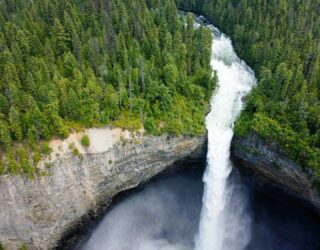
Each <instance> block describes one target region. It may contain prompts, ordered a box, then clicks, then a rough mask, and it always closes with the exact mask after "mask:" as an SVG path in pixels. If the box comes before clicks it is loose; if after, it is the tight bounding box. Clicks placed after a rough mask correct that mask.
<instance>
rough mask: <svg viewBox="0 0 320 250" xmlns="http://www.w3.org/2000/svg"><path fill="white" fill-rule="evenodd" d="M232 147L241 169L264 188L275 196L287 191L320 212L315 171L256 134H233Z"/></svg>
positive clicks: (234, 158)
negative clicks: (290, 157) (303, 165)
mask: <svg viewBox="0 0 320 250" xmlns="http://www.w3.org/2000/svg"><path fill="white" fill-rule="evenodd" d="M231 151H232V152H231V156H232V160H233V161H234V162H235V163H236V164H235V166H237V167H238V168H239V170H240V172H242V174H244V175H245V176H248V177H249V178H250V180H251V181H254V182H255V183H256V184H258V185H259V186H260V187H261V188H263V189H265V191H266V192H269V193H270V194H271V195H273V196H278V198H279V197H280V193H281V194H282V195H289V196H291V197H292V198H295V199H298V201H301V202H302V203H304V204H305V205H306V206H308V207H310V208H311V209H313V210H314V211H315V212H316V213H318V214H320V195H319V194H320V192H319V187H318V186H317V183H318V181H319V180H317V177H316V175H315V173H313V172H311V171H310V172H307V171H306V170H303V169H302V167H301V166H299V165H297V164H296V163H294V162H293V161H292V160H290V159H289V158H288V157H287V156H286V155H285V154H284V153H283V152H282V151H281V149H280V147H279V146H278V145H277V144H276V143H268V142H266V141H264V140H262V139H261V138H259V137H258V136H257V135H255V134H249V135H248V136H246V137H242V138H240V137H237V136H236V137H234V139H233V142H232V148H231ZM272 193H273V194H272ZM276 198H277V197H276Z"/></svg>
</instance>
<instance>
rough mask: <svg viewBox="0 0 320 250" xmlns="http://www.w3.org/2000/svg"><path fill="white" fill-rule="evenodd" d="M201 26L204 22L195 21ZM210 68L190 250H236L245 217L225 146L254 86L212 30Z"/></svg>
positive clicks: (246, 230) (245, 233) (242, 240)
mask: <svg viewBox="0 0 320 250" xmlns="http://www.w3.org/2000/svg"><path fill="white" fill-rule="evenodd" d="M198 21H199V22H200V21H201V22H203V21H204V18H203V17H200V18H198ZM208 27H209V28H210V29H211V30H212V33H213V45H212V59H211V67H212V69H213V70H214V71H216V72H217V75H218V79H219V82H218V86H217V89H216V91H215V93H214V94H213V97H212V100H211V111H210V113H209V114H208V115H207V117H206V126H207V130H208V153H207V168H206V172H205V175H204V179H203V180H204V183H205V187H204V195H203V205H202V211H201V219H200V225H199V234H198V235H197V237H196V240H195V245H196V246H195V249H196V250H241V249H244V248H245V247H246V245H247V244H248V242H249V240H250V216H249V215H248V214H247V212H246V204H245V198H243V196H242V193H241V192H238V191H237V184H236V183H235V182H234V181H232V180H231V179H230V173H231V170H232V165H231V162H230V159H229V157H230V144H231V140H232V137H233V125H234V122H235V120H236V118H237V117H238V115H239V113H240V112H241V109H242V106H243V103H242V99H243V97H244V96H245V95H246V94H248V93H249V91H250V90H251V88H252V87H253V85H254V84H255V82H256V79H255V76H254V73H253V71H252V70H251V69H250V68H249V67H248V66H247V65H246V64H245V63H244V62H243V61H241V60H240V59H239V58H238V57H237V55H236V53H235V52H234V49H233V47H232V43H231V40H230V39H229V38H228V37H227V36H226V35H224V34H221V33H220V32H219V31H218V30H217V29H216V28H214V27H213V26H212V25H208Z"/></svg>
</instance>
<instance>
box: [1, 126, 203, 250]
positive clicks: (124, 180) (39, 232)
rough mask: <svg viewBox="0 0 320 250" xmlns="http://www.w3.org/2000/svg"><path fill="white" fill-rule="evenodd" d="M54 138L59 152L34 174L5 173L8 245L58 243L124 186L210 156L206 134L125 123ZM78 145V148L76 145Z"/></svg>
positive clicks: (30, 246) (46, 246)
mask: <svg viewBox="0 0 320 250" xmlns="http://www.w3.org/2000/svg"><path fill="white" fill-rule="evenodd" d="M85 133H86V134H87V135H88V136H89V138H90V146H89V147H87V148H85V147H83V146H82V145H81V136H82V135H81V133H80V134H79V133H78V134H73V135H71V136H70V137H69V138H68V139H66V140H64V141H60V140H56V141H53V142H51V147H52V148H53V152H52V153H51V155H50V157H48V159H44V160H43V161H42V162H41V163H40V165H39V168H42V169H43V170H44V169H46V171H47V172H48V174H47V175H46V176H42V177H37V178H35V179H34V180H29V179H27V178H23V177H19V176H1V177H0V201H1V202H0V211H1V212H0V243H1V244H2V245H3V246H4V247H5V249H19V248H20V247H21V245H22V244H26V246H27V248H28V249H54V248H55V247H56V246H57V243H58V242H59V241H60V242H61V239H62V238H63V237H64V236H65V234H66V233H67V232H70V230H73V229H74V228H75V227H77V226H78V225H79V223H82V222H83V219H84V218H86V217H88V216H91V217H92V216H93V217H94V216H98V215H99V213H100V212H101V207H106V206H108V205H109V204H110V203H111V200H112V198H113V197H114V196H115V195H116V194H118V193H120V192H121V191H124V190H127V189H131V188H134V187H136V186H138V185H139V184H141V183H143V182H146V181H148V180H149V179H150V178H151V177H153V176H155V175H157V174H158V173H160V172H162V171H164V170H166V169H170V168H173V167H174V166H177V164H175V163H179V164H178V165H184V164H185V163H187V162H193V163H194V162H198V161H201V162H203V160H205V153H206V138H205V137H194V138H189V137H179V138H177V137H167V136H161V137H153V136H139V135H138V134H136V135H132V134H130V133H129V132H128V131H121V130H120V129H110V128H104V129H90V130H88V131H86V132H85ZM75 149H76V150H75Z"/></svg>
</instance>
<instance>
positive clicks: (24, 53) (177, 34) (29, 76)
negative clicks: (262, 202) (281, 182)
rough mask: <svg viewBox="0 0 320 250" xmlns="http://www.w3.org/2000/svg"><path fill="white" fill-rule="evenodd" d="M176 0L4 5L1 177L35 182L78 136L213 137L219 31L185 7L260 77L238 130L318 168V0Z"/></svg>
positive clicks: (12, 0)
mask: <svg viewBox="0 0 320 250" xmlns="http://www.w3.org/2000/svg"><path fill="white" fill-rule="evenodd" d="M175 2H176V3H175ZM175 2H174V1H173V0H147V1H139V0H133V1H129V0H123V1H120V0H112V1H92V0H66V1H59V0H54V1H48V0H43V1H42V0H41V1H40V0H35V1H31V0H30V1H23V0H4V1H1V3H0V23H1V26H0V149H1V155H2V160H1V163H0V172H1V173H7V172H11V173H15V174H17V173H19V172H24V173H27V174H29V175H31V176H32V175H34V173H35V172H36V168H35V167H34V166H35V165H36V163H37V162H38V161H39V159H40V157H41V154H48V153H49V152H50V148H49V147H48V143H47V142H46V141H48V140H50V139H51V138H53V137H62V138H63V137H66V136H67V135H68V134H69V133H70V131H73V130H74V129H76V130H77V129H82V128H85V127H93V126H105V125H113V126H120V127H123V128H128V129H133V130H134V129H138V128H140V127H141V126H142V125H143V126H144V128H145V130H146V131H147V133H151V134H161V133H169V134H175V135H181V134H186V135H198V134H203V133H204V131H205V126H204V117H205V113H206V111H207V110H208V100H209V98H210V96H211V94H212V90H213V89H214V86H215V82H216V81H217V79H216V77H215V76H214V74H213V72H211V69H210V65H209V63H210V52H211V34H210V31H209V30H207V29H205V28H202V27H201V28H199V29H196V28H195V27H194V20H193V17H192V16H191V15H188V16H187V17H186V18H185V17H181V16H179V15H178V10H177V7H176V5H175V4H177V6H178V8H180V9H182V10H190V11H194V12H196V13H199V14H204V15H205V16H206V17H207V18H208V19H209V20H210V21H212V23H214V24H215V25H216V26H218V27H219V28H220V29H221V30H222V31H223V32H225V33H227V34H228V35H230V36H231V38H232V39H233V42H234V46H235V48H236V50H237V53H238V54H239V55H240V57H241V58H243V59H244V60H245V61H246V62H247V63H248V64H249V65H250V66H251V67H252V68H253V69H254V71H255V72H256V76H257V79H258V85H257V87H256V88H255V89H254V90H253V92H252V93H251V94H250V95H249V96H248V97H247V105H246V109H245V110H244V112H243V113H242V115H241V117H240V119H239V121H238V122H237V125H236V133H237V134H238V135H239V136H244V135H247V134H248V133H250V132H255V133H257V134H258V135H259V136H260V137H262V138H264V139H267V140H269V141H270V142H277V143H278V144H280V146H281V147H282V149H283V150H284V151H285V152H286V153H287V154H288V155H289V156H290V157H291V158H292V159H293V160H295V161H296V162H297V163H299V164H301V165H302V166H304V167H308V168H310V169H312V170H315V171H316V172H320V166H319V165H320V103H319V98H320V52H319V50H320V43H319V41H320V31H319V27H320V3H319V2H317V1H312V0H306V1H303V3H301V1H298V0H294V1H289V0H281V1H280V2H279V1H271V2H270V1H266V0H241V1H229V0H176V1H175ZM31 152H32V154H31ZM30 155H32V159H30V157H29V156H30Z"/></svg>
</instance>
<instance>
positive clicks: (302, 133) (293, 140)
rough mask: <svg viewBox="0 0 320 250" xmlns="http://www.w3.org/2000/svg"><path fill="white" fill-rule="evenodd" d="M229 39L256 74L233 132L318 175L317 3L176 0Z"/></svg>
mask: <svg viewBox="0 0 320 250" xmlns="http://www.w3.org/2000/svg"><path fill="white" fill-rule="evenodd" d="M176 2H177V4H178V6H179V7H180V8H182V9H186V10H192V11H195V12H197V13H201V14H204V15H205V16H206V17H207V18H208V19H209V20H210V21H212V22H213V23H214V24H215V25H217V26H218V27H219V28H220V29H221V30H222V31H223V32H225V33H227V34H228V35H230V36H231V38H232V39H233V43H234V46H235V48H236V50H237V53H238V54H239V55H240V57H241V58H243V59H244V60H245V61H246V62H247V63H248V64H249V65H250V66H251V67H252V68H253V69H254V71H255V73H256V76H257V79H258V85H257V87H256V88H255V89H254V91H253V92H252V94H250V96H249V97H248V98H247V105H246V109H245V110H244V112H243V113H242V115H241V117H240V120H239V121H238V122H237V126H236V133H237V134H238V135H240V136H241V135H242V136H243V135H247V134H248V133H249V132H255V133H257V134H258V135H259V136H260V137H262V138H264V139H267V140H269V141H270V142H276V143H278V144H280V145H281V147H282V149H283V150H284V151H285V152H286V153H287V154H288V155H289V156H290V157H291V158H292V159H293V160H295V161H296V162H297V163H299V164H301V165H302V166H303V167H308V168H309V169H312V170H314V171H315V172H317V173H318V175H320V29H319V27H320V2H319V1H313V0H306V1H299V0H281V1H267V0H241V1H230V0H177V1H176Z"/></svg>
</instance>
